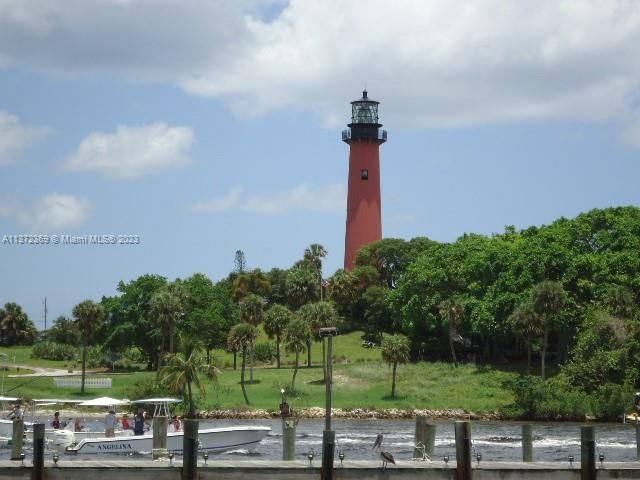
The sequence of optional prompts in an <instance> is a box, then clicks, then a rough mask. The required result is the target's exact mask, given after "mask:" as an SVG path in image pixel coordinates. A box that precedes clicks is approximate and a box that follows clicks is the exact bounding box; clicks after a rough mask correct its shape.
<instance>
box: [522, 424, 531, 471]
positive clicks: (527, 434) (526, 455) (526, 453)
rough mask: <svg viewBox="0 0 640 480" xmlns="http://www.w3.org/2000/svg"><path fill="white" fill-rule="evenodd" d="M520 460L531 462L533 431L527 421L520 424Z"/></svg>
mask: <svg viewBox="0 0 640 480" xmlns="http://www.w3.org/2000/svg"><path fill="white" fill-rule="evenodd" d="M522 461H523V462H533V432H532V428H531V424H529V423H525V424H524V425H522Z"/></svg>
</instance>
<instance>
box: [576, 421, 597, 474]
mask: <svg viewBox="0 0 640 480" xmlns="http://www.w3.org/2000/svg"><path fill="white" fill-rule="evenodd" d="M580 457H581V458H580V467H581V469H580V480H596V437H595V433H594V428H593V427H590V426H589V427H580Z"/></svg>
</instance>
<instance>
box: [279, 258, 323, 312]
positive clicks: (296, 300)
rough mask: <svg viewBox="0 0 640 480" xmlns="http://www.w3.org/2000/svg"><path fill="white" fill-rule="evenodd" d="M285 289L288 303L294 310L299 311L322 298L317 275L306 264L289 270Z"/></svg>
mask: <svg viewBox="0 0 640 480" xmlns="http://www.w3.org/2000/svg"><path fill="white" fill-rule="evenodd" d="M285 288H286V292H287V302H288V303H289V307H290V308H291V309H292V310H298V309H299V308H300V307H302V306H303V305H305V304H307V303H310V302H314V301H317V300H318V299H319V298H320V284H319V282H318V277H317V274H316V273H315V272H314V271H313V270H312V269H311V268H309V267H308V266H307V265H306V264H304V263H303V264H302V265H299V266H297V267H294V268H292V269H291V270H289V272H288V273H287V279H286V281H285Z"/></svg>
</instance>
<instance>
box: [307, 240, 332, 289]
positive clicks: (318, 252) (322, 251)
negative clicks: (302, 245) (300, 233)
mask: <svg viewBox="0 0 640 480" xmlns="http://www.w3.org/2000/svg"><path fill="white" fill-rule="evenodd" d="M327 253H329V252H327V249H326V248H324V247H323V246H322V245H320V244H319V243H313V244H311V245H309V246H308V247H307V248H306V249H305V251H304V257H303V259H304V261H305V262H307V263H308V264H309V265H310V266H311V268H312V269H313V271H314V272H316V275H317V278H318V285H319V289H320V300H322V299H323V290H324V287H323V286H322V283H323V282H322V259H323V258H324V257H326V256H327Z"/></svg>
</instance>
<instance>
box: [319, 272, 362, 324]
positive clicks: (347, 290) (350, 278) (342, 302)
mask: <svg viewBox="0 0 640 480" xmlns="http://www.w3.org/2000/svg"><path fill="white" fill-rule="evenodd" d="M327 293H328V296H329V298H330V299H331V300H332V301H333V302H334V303H335V305H336V308H337V309H338V312H339V313H340V315H341V316H343V317H344V318H345V319H348V320H350V321H353V313H354V304H355V302H356V300H357V298H358V295H359V293H360V282H359V280H358V277H356V275H355V274H354V273H353V272H350V271H349V270H343V269H339V270H337V271H336V272H335V273H334V274H333V275H332V276H331V278H329V286H328V290H327Z"/></svg>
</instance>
